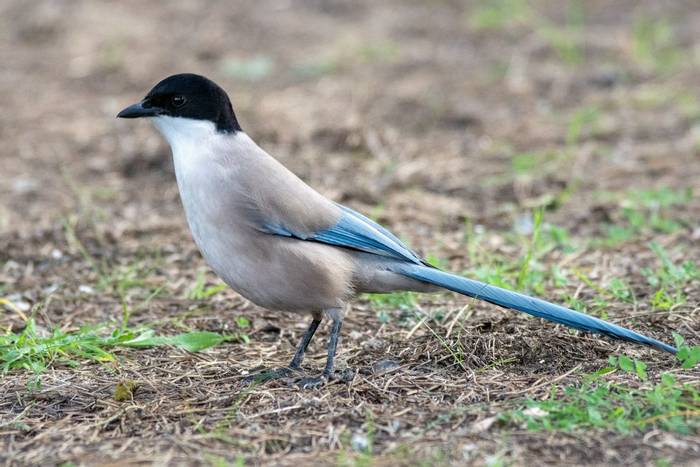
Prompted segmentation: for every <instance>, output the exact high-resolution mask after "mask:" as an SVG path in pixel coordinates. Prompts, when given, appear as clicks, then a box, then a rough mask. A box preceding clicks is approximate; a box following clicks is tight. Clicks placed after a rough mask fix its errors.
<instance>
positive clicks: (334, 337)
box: [323, 319, 343, 378]
mask: <svg viewBox="0 0 700 467" xmlns="http://www.w3.org/2000/svg"><path fill="white" fill-rule="evenodd" d="M341 327H343V320H342V319H335V320H333V327H331V335H330V337H329V339H328V357H326V368H324V369H323V376H325V377H326V378H330V377H331V375H332V374H333V366H334V363H335V351H336V348H337V347H338V337H339V336H340V328H341Z"/></svg>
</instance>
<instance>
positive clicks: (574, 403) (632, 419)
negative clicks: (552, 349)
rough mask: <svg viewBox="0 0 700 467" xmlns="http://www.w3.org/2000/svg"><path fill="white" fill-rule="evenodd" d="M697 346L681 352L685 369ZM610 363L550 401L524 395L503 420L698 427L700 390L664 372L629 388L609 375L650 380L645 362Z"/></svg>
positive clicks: (697, 355) (541, 425) (576, 426)
mask: <svg viewBox="0 0 700 467" xmlns="http://www.w3.org/2000/svg"><path fill="white" fill-rule="evenodd" d="M679 337H680V336H679ZM680 339H682V338H680ZM676 344H677V345H679V348H683V347H681V344H682V340H679V339H678V338H677V340H676ZM693 349H694V350H693ZM693 349H690V348H688V350H687V351H686V352H684V353H683V355H682V356H683V357H684V358H685V360H682V361H683V362H684V364H683V366H684V368H690V367H692V366H694V365H695V364H697V362H698V360H700V348H698V347H694V348H693ZM679 354H681V352H680V351H679ZM691 355H693V357H691ZM679 359H681V357H680V356H679ZM609 362H610V365H611V366H609V367H606V368H603V369H601V370H599V371H597V372H595V373H592V374H589V375H586V376H585V377H584V381H583V383H582V384H581V385H580V386H567V387H565V388H563V389H560V388H557V387H552V389H551V391H550V393H549V396H548V398H547V399H546V400H539V399H528V400H525V401H524V402H522V403H519V404H518V405H520V407H519V408H517V409H514V410H510V411H507V412H504V413H502V414H501V415H500V419H501V420H503V421H505V422H506V423H514V424H517V425H524V426H525V427H526V428H527V429H529V430H535V431H541V430H554V431H558V430H562V431H573V430H581V429H591V428H602V429H607V430H616V431H620V432H622V433H629V432H631V431H635V430H641V429H645V428H648V427H650V426H655V427H657V428H660V429H663V430H667V431H674V432H678V433H684V434H690V433H693V432H695V431H696V430H698V429H700V392H698V389H697V386H696V385H695V384H690V383H680V382H678V381H677V380H676V378H675V377H673V376H672V375H670V374H668V373H663V374H662V375H661V377H660V381H659V382H658V383H656V384H654V385H652V386H648V385H646V384H645V385H644V386H642V387H641V388H633V387H629V386H627V385H623V384H619V383H615V382H613V381H609V380H607V379H606V378H605V376H606V375H608V374H611V373H614V372H615V371H617V370H621V371H624V372H626V373H631V374H633V375H636V376H637V377H638V378H639V379H640V380H642V381H644V382H646V381H647V380H648V379H649V376H648V374H647V366H646V364H645V363H644V362H641V361H639V360H633V359H631V358H629V357H626V356H621V357H611V358H610V360H609Z"/></svg>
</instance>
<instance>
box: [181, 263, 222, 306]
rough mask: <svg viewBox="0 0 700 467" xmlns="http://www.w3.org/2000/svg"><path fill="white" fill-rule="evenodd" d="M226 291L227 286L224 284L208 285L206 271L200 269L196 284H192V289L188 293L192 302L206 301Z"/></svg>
mask: <svg viewBox="0 0 700 467" xmlns="http://www.w3.org/2000/svg"><path fill="white" fill-rule="evenodd" d="M224 289H226V284H224V283H219V284H216V285H207V283H206V274H205V270H204V269H199V270H198V271H197V278H196V279H195V282H194V284H192V287H191V288H190V290H189V291H188V292H187V298H189V299H190V300H205V299H207V298H209V297H211V296H213V295H216V294H217V293H219V292H221V291H222V290H224Z"/></svg>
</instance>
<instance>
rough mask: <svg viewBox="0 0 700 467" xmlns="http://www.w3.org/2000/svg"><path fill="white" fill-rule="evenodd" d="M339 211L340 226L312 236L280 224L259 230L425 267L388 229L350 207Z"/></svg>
mask: <svg viewBox="0 0 700 467" xmlns="http://www.w3.org/2000/svg"><path fill="white" fill-rule="evenodd" d="M338 207H340V208H341V210H342V215H341V216H340V219H339V220H338V222H336V223H335V225H333V226H331V227H328V228H327V229H323V230H320V231H318V232H315V233H313V234H311V235H302V234H299V233H297V232H293V231H291V230H289V229H287V228H286V227H284V226H282V225H279V224H265V225H263V226H261V228H260V229H259V230H260V231H262V232H265V233H269V234H274V235H281V236H283V237H295V238H299V239H301V240H310V241H316V242H320V243H327V244H329V245H334V246H339V247H344V248H353V249H355V250H360V251H364V252H367V253H372V254H375V255H381V256H387V257H390V258H394V259H398V260H402V261H408V262H409V263H414V264H423V263H422V261H421V259H420V258H419V257H418V255H417V254H416V253H414V252H413V251H411V250H410V249H409V248H408V247H407V246H406V245H404V244H403V243H402V242H401V240H399V239H398V238H397V237H396V236H395V235H394V234H392V233H391V232H389V231H388V230H387V229H385V228H384V227H382V226H381V225H379V224H377V223H376V222H374V221H373V220H371V219H369V218H368V217H365V216H363V215H362V214H360V213H358V212H356V211H353V210H352V209H350V208H348V207H345V206H342V205H338Z"/></svg>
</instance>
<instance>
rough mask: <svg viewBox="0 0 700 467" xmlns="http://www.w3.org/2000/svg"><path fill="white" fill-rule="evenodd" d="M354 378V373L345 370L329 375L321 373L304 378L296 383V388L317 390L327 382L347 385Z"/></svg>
mask: <svg viewBox="0 0 700 467" xmlns="http://www.w3.org/2000/svg"><path fill="white" fill-rule="evenodd" d="M354 377H355V371H354V370H352V369H350V368H347V369H345V370H343V371H335V372H333V373H331V374H326V373H323V374H322V375H320V376H306V377H304V378H301V379H300V380H299V381H297V383H296V384H297V386H299V387H300V388H301V389H318V388H320V387H322V386H325V385H326V384H327V383H328V382H329V381H340V382H342V383H349V382H350V381H352V379H353V378H354Z"/></svg>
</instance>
